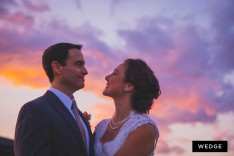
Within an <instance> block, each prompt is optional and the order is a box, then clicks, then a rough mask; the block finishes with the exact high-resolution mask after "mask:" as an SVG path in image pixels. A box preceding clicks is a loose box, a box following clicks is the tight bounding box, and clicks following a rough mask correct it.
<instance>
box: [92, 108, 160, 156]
mask: <svg viewBox="0 0 234 156" xmlns="http://www.w3.org/2000/svg"><path fill="white" fill-rule="evenodd" d="M109 122H110V119H104V120H102V121H101V122H100V123H99V124H98V125H97V126H96V127H95V140H94V150H95V156H113V155H114V154H115V153H116V152H117V151H118V150H119V149H120V148H121V146H122V145H123V144H124V142H125V141H126V139H127V137H128V135H129V134H130V133H131V132H133V131H134V130H136V129H137V128H138V127H140V126H142V125H144V124H148V123H150V124H152V125H153V126H155V130H156V131H155V133H156V140H155V146H154V149H153V150H152V152H151V154H150V155H153V154H154V150H155V147H156V144H157V141H158V137H159V131H158V128H157V125H156V123H155V122H154V121H153V120H151V119H150V118H149V117H148V116H146V115H143V114H139V113H136V112H134V111H132V112H131V113H130V116H129V119H128V120H127V121H126V122H125V123H124V124H123V125H122V127H121V129H120V131H119V133H118V134H117V136H116V137H115V138H114V139H113V140H111V141H109V142H106V143H104V144H102V143H101V141H100V139H101V137H102V136H103V135H104V133H105V131H106V129H107V127H108V124H109Z"/></svg>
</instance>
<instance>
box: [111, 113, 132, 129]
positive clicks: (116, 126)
mask: <svg viewBox="0 0 234 156" xmlns="http://www.w3.org/2000/svg"><path fill="white" fill-rule="evenodd" d="M129 116H130V114H129V115H128V116H127V117H126V118H125V119H123V120H122V121H119V122H117V123H115V122H114V119H113V117H112V118H111V121H110V124H109V125H110V128H111V129H113V130H115V129H117V128H119V127H120V126H121V125H122V124H123V123H124V122H125V121H127V120H128V119H129Z"/></svg>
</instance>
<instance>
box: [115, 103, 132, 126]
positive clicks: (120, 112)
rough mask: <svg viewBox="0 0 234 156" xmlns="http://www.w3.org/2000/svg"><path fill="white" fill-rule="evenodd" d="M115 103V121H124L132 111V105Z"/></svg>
mask: <svg viewBox="0 0 234 156" xmlns="http://www.w3.org/2000/svg"><path fill="white" fill-rule="evenodd" d="M114 103H115V113H114V115H113V117H112V118H113V119H114V121H116V122H118V121H122V120H124V119H125V118H127V117H128V116H129V114H130V112H131V111H132V107H131V103H130V102H129V101H126V100H123V101H114Z"/></svg>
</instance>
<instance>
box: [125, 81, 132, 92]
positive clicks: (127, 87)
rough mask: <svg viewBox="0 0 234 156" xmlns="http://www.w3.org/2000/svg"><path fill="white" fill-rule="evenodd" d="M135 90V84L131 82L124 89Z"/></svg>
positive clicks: (126, 90) (127, 90)
mask: <svg viewBox="0 0 234 156" xmlns="http://www.w3.org/2000/svg"><path fill="white" fill-rule="evenodd" d="M133 90H134V86H133V85H132V84H130V83H127V84H126V86H125V88H124V91H125V92H131V91H133Z"/></svg>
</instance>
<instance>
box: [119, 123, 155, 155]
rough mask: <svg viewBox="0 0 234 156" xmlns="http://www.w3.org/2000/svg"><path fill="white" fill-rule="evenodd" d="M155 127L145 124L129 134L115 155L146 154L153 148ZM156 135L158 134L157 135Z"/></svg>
mask: <svg viewBox="0 0 234 156" xmlns="http://www.w3.org/2000/svg"><path fill="white" fill-rule="evenodd" d="M155 131H156V130H155V127H154V126H153V125H151V124H145V125H142V126H140V127H139V128H137V129H136V130H135V131H133V132H132V133H130V134H129V136H128V138H127V140H126V142H125V143H124V144H123V146H122V147H121V148H120V149H119V150H118V152H117V153H116V154H115V156H126V155H128V156H136V155H137V156H146V155H149V154H150V153H151V152H152V150H153V148H154V143H155V138H156V132H155ZM157 137H158V136H157Z"/></svg>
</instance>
